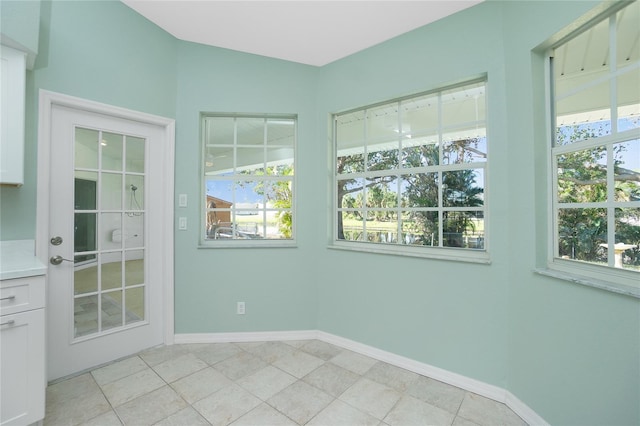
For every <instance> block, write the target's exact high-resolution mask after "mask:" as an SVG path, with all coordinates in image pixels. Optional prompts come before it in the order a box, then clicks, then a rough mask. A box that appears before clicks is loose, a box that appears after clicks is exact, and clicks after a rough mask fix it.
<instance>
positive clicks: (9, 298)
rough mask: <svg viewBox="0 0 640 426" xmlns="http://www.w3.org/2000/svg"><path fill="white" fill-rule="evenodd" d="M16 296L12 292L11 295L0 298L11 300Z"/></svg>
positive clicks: (0, 298)
mask: <svg viewBox="0 0 640 426" xmlns="http://www.w3.org/2000/svg"><path fill="white" fill-rule="evenodd" d="M15 298H16V295H15V294H12V295H11V296H7V297H0V300H13V299H15Z"/></svg>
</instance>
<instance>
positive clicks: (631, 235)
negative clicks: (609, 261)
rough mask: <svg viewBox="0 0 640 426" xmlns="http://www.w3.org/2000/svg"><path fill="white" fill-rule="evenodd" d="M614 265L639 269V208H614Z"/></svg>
mask: <svg viewBox="0 0 640 426" xmlns="http://www.w3.org/2000/svg"><path fill="white" fill-rule="evenodd" d="M614 252H615V267H617V268H626V269H632V270H634V271H640V208H629V209H616V245H615V249H614Z"/></svg>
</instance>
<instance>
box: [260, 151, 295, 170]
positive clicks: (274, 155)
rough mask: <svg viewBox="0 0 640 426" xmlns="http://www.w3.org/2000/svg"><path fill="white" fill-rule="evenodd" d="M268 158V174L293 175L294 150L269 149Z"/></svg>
mask: <svg viewBox="0 0 640 426" xmlns="http://www.w3.org/2000/svg"><path fill="white" fill-rule="evenodd" d="M266 156H267V158H266V160H267V174H271V175H282V174H290V175H293V148H268V149H267V151H266Z"/></svg>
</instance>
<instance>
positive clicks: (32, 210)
mask: <svg viewBox="0 0 640 426" xmlns="http://www.w3.org/2000/svg"><path fill="white" fill-rule="evenodd" d="M3 3H4V1H3ZM3 10H4V9H3ZM7 19H8V18H7ZM39 34H40V42H39V48H38V56H37V58H36V63H35V67H34V69H33V70H32V71H28V72H27V90H26V118H25V121H26V129H25V184H24V185H23V186H22V187H20V188H11V187H0V197H1V202H0V239H1V240H15V239H33V238H34V237H35V217H36V166H37V152H36V151H37V137H38V136H37V126H38V111H37V110H38V96H39V95H38V92H39V90H40V89H45V90H50V91H54V92H59V93H64V94H67V95H72V96H78V97H81V98H86V99H91V100H95V101H99V102H104V103H107V104H111V105H116V106H120V107H125V108H130V109H133V110H138V111H143V112H147V113H152V114H158V115H162V116H167V117H175V108H176V79H175V75H176V61H175V57H176V44H177V41H176V40H175V39H174V38H173V37H172V36H170V35H168V34H167V33H165V32H164V31H162V30H160V29H159V28H158V27H157V26H155V25H154V24H152V23H150V22H149V21H147V20H146V19H144V18H143V17H141V16H140V15H138V14H136V13H133V12H132V11H131V9H129V8H128V7H126V6H125V5H124V4H122V3H120V2H119V1H90V2H81V1H78V2H76V1H54V2H48V1H43V2H42V4H41V6H40V31H39ZM52 195H53V196H55V194H52Z"/></svg>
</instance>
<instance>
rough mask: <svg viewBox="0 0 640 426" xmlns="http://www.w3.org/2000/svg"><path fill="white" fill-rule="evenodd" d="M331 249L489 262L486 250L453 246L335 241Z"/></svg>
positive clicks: (456, 260) (486, 263) (469, 261)
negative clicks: (411, 245)
mask: <svg viewBox="0 0 640 426" xmlns="http://www.w3.org/2000/svg"><path fill="white" fill-rule="evenodd" d="M328 248H329V249H332V250H345V251H355V252H364V253H373V254H386V255H392V256H402V257H419V258H423V259H435V260H447V261H453V262H467V263H480V264H485V265H488V264H490V263H491V259H490V258H489V253H488V252H487V251H486V250H469V249H455V248H423V247H408V246H395V245H384V246H383V245H380V244H375V243H358V242H348V243H344V242H340V241H335V242H334V243H333V244H330V245H329V246H328Z"/></svg>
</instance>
